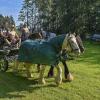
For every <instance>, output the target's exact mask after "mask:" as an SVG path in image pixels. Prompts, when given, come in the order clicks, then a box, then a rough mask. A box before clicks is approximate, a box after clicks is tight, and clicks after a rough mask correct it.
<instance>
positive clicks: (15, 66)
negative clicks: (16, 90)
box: [13, 60, 20, 72]
mask: <svg viewBox="0 0 100 100" xmlns="http://www.w3.org/2000/svg"><path fill="white" fill-rule="evenodd" d="M19 64H20V62H19V61H18V60H16V61H15V62H14V68H13V72H18V66H19Z"/></svg>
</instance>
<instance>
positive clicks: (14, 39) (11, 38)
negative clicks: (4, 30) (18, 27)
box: [9, 25, 20, 45]
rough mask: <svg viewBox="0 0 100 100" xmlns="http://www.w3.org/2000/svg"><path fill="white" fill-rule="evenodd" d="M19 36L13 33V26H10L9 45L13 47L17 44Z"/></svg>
mask: <svg viewBox="0 0 100 100" xmlns="http://www.w3.org/2000/svg"><path fill="white" fill-rule="evenodd" d="M19 40H20V39H19V36H18V34H17V33H16V31H15V25H12V26H11V31H10V32H9V41H10V44H11V45H15V44H17V43H18V42H19Z"/></svg>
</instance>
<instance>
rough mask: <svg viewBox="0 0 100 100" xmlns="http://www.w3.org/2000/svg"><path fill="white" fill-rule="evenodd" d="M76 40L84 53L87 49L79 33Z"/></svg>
mask: <svg viewBox="0 0 100 100" xmlns="http://www.w3.org/2000/svg"><path fill="white" fill-rule="evenodd" d="M76 41H77V43H78V46H79V48H80V51H81V53H83V52H84V51H85V49H84V45H83V42H82V39H81V38H80V36H79V35H76Z"/></svg>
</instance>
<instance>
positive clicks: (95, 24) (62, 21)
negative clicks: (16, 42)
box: [19, 0, 100, 33]
mask: <svg viewBox="0 0 100 100" xmlns="http://www.w3.org/2000/svg"><path fill="white" fill-rule="evenodd" d="M99 5H100V1H99V0H24V2H23V6H22V9H23V11H22V10H21V11H22V12H23V13H24V12H25V11H26V9H27V13H28V16H27V13H26V15H25V16H24V17H25V18H28V20H27V22H28V23H29V22H31V23H32V24H33V25H31V24H29V26H36V27H38V28H44V29H45V30H49V31H53V32H58V33H59V32H60V33H66V32H69V31H76V32H78V33H88V32H90V33H93V32H100V11H99V8H100V7H99ZM33 12H34V13H33ZM19 15H20V16H21V13H20V14H19ZM22 15H24V14H22ZM36 15H37V16H36ZM29 16H31V17H29ZM24 17H23V19H24V20H25V18H24ZM32 18H33V19H35V20H32ZM19 19H21V17H20V18H19ZM34 21H36V22H35V23H34Z"/></svg>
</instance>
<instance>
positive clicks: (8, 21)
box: [0, 15, 15, 29]
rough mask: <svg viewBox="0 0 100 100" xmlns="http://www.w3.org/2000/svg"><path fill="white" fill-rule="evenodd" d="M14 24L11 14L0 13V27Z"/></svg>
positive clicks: (9, 26) (6, 27)
mask: <svg viewBox="0 0 100 100" xmlns="http://www.w3.org/2000/svg"><path fill="white" fill-rule="evenodd" d="M12 24H13V25H15V22H14V19H13V17H12V16H3V15H0V28H5V29H8V28H11V26H12Z"/></svg>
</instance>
